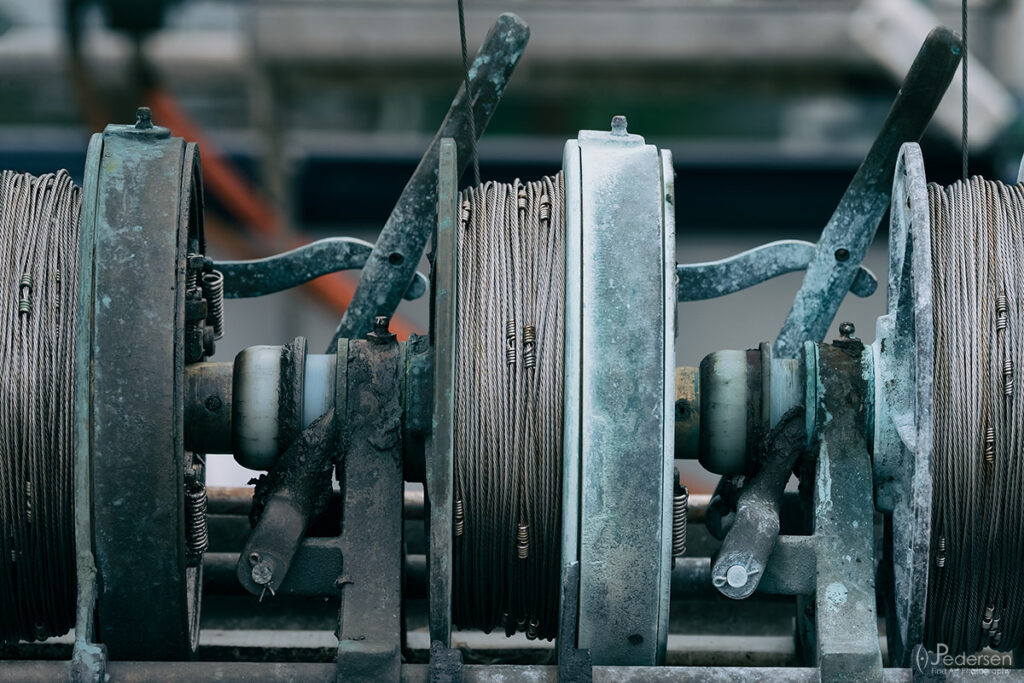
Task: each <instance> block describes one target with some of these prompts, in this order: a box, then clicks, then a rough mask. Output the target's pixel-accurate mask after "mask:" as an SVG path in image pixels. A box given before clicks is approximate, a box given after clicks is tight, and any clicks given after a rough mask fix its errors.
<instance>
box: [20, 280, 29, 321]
mask: <svg viewBox="0 0 1024 683" xmlns="http://www.w3.org/2000/svg"><path fill="white" fill-rule="evenodd" d="M18 315H19V316H29V315H32V276H31V275H28V274H27V273H26V274H25V275H22V276H21V280H20V281H19V282H18Z"/></svg>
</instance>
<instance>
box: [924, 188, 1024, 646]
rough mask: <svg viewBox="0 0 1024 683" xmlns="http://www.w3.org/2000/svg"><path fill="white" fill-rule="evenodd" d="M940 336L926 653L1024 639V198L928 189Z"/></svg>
mask: <svg viewBox="0 0 1024 683" xmlns="http://www.w3.org/2000/svg"><path fill="white" fill-rule="evenodd" d="M928 195H929V205H930V214H931V232H932V259H933V269H932V288H933V296H934V306H933V315H934V334H935V360H934V372H935V385H934V386H935V399H934V401H935V403H934V430H935V433H934V446H933V453H932V460H931V463H932V482H933V504H932V544H931V545H932V557H931V562H932V564H931V567H932V569H931V571H930V572H929V582H928V598H927V616H928V619H927V625H926V636H925V640H926V645H928V646H929V648H931V649H935V648H937V647H938V646H939V645H940V644H943V645H945V646H947V647H948V648H949V650H950V652H952V653H973V652H977V651H978V650H980V649H982V648H984V647H992V648H995V649H998V650H1011V649H1014V648H1016V647H1019V646H1020V645H1021V642H1022V639H1024V579H1022V575H1021V567H1024V544H1022V543H1021V539H1022V538H1024V500H1022V494H1024V462H1022V456H1024V402H1022V397H1021V390H1022V386H1021V381H1019V380H1018V374H1019V373H1020V371H1021V369H1024V343H1022V334H1024V287H1022V285H1021V280H1020V273H1021V268H1022V267H1024V190H1022V186H1021V185H1013V186H1008V185H1004V184H1003V183H1001V182H992V181H986V180H984V179H982V178H979V177H974V178H972V179H970V180H969V181H968V182H963V181H957V182H956V183H954V184H953V185H951V186H949V187H940V186H938V185H934V184H933V185H930V186H929V188H928Z"/></svg>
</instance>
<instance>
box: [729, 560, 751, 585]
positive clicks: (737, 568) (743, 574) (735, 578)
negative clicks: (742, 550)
mask: <svg viewBox="0 0 1024 683" xmlns="http://www.w3.org/2000/svg"><path fill="white" fill-rule="evenodd" d="M725 581H726V583H728V584H729V585H730V586H732V587H733V588H742V587H743V586H745V585H747V568H746V567H744V566H743V565H741V564H734V565H733V566H731V567H729V569H728V571H726V572H725Z"/></svg>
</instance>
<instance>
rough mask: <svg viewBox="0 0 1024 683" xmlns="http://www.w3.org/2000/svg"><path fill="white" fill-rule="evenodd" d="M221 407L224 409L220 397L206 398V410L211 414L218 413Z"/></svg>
mask: <svg viewBox="0 0 1024 683" xmlns="http://www.w3.org/2000/svg"><path fill="white" fill-rule="evenodd" d="M222 407H224V403H223V402H222V401H221V400H220V396H208V397H207V398H206V409H207V410H209V411H210V412H211V413H216V412H218V411H219V410H220V409H221V408H222Z"/></svg>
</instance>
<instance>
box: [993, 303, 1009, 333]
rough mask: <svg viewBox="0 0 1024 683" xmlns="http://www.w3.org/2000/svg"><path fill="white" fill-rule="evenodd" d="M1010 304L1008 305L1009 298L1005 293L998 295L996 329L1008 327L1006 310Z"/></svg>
mask: <svg viewBox="0 0 1024 683" xmlns="http://www.w3.org/2000/svg"><path fill="white" fill-rule="evenodd" d="M1008 308H1009V306H1008V305H1007V299H1006V295H1005V294H1000V295H999V296H997V297H996V329H997V330H1005V329H1006V311H1007V310H1008Z"/></svg>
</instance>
